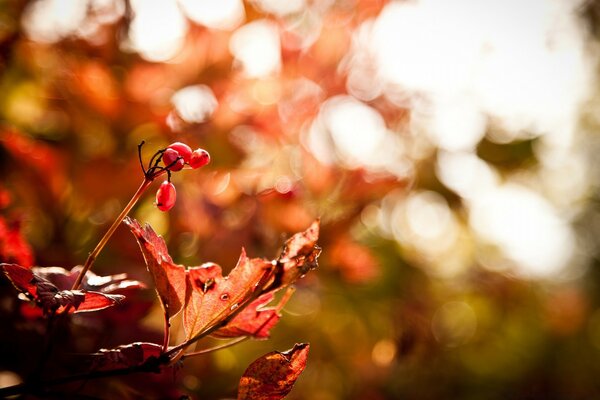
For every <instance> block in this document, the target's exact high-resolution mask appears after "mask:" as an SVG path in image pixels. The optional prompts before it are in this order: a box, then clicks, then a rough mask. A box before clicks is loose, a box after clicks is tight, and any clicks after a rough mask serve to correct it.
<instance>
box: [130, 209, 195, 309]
mask: <svg viewBox="0 0 600 400" xmlns="http://www.w3.org/2000/svg"><path fill="white" fill-rule="evenodd" d="M123 222H125V224H126V225H127V226H128V227H129V229H131V232H132V233H133V236H135V238H136V240H137V242H138V244H139V245H140V249H141V250H142V254H143V255H144V260H145V261H146V266H147V268H148V271H149V272H150V275H151V276H152V280H153V281H154V287H155V288H156V292H157V293H158V297H159V299H160V302H161V305H162V307H163V309H164V312H165V315H166V316H167V318H172V317H173V316H175V315H176V314H177V313H178V312H179V311H181V308H182V306H183V304H184V301H185V293H186V274H185V267H184V266H183V265H178V264H175V263H174V262H173V259H172V258H171V256H170V255H169V250H168V249H167V245H166V244H165V241H164V240H163V238H162V237H160V236H158V235H157V234H156V232H154V230H153V229H152V227H151V226H150V225H148V224H146V226H144V227H143V228H142V226H141V225H140V223H139V222H138V221H136V220H135V219H132V218H129V217H126V218H125V220H124V221H123Z"/></svg>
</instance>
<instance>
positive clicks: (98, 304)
mask: <svg viewBox="0 0 600 400" xmlns="http://www.w3.org/2000/svg"><path fill="white" fill-rule="evenodd" d="M0 267H1V268H2V270H3V272H4V274H5V275H6V276H7V277H8V279H10V281H11V282H12V284H13V286H14V287H15V288H16V289H17V290H18V291H19V292H21V293H23V294H24V295H25V296H26V297H27V298H29V299H30V300H33V301H35V303H36V305H38V306H39V307H41V308H42V310H43V312H44V314H46V315H50V314H60V313H63V312H65V311H67V310H68V312H69V313H77V312H89V311H97V310H102V309H105V308H107V307H110V306H112V305H115V304H117V303H119V302H120V301H122V300H123V299H124V298H125V296H121V295H118V294H106V293H100V292H94V291H86V290H61V289H60V288H59V287H58V286H57V285H55V284H54V283H52V282H50V281H49V280H48V279H46V278H45V277H43V276H40V275H38V274H36V273H34V272H33V270H31V269H29V268H25V267H22V266H20V265H18V264H0Z"/></svg>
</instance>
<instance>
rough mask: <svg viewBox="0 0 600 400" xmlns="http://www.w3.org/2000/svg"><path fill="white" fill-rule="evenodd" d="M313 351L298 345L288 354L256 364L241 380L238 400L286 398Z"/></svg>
mask: <svg viewBox="0 0 600 400" xmlns="http://www.w3.org/2000/svg"><path fill="white" fill-rule="evenodd" d="M309 347H310V346H309V344H308V343H302V344H296V345H295V346H294V348H293V349H290V350H288V351H286V352H283V353H280V352H278V351H273V352H271V353H268V354H265V355H264V356H262V357H260V358H258V359H257V360H255V361H254V362H253V363H252V364H250V366H249V367H248V368H247V369H246V372H244V375H243V376H242V378H241V379H240V385H239V388H238V397H237V398H238V400H277V399H282V398H284V397H285V396H286V395H287V394H288V393H289V392H290V391H291V390H292V387H293V386H294V383H295V382H296V380H297V379H298V377H299V376H300V374H301V373H302V371H304V367H306V360H307V357H308V350H309Z"/></svg>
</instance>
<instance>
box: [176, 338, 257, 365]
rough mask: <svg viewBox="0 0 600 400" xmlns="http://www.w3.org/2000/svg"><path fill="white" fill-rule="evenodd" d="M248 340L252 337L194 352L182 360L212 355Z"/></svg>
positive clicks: (187, 354)
mask: <svg viewBox="0 0 600 400" xmlns="http://www.w3.org/2000/svg"><path fill="white" fill-rule="evenodd" d="M248 339H250V336H242V337H239V338H237V339H234V340H231V341H229V342H227V343H223V344H221V345H218V346H215V347H209V348H208V349H202V350H198V351H194V352H192V353H186V354H184V355H183V356H181V358H180V360H181V361H183V360H184V359H186V358H189V357H194V356H199V355H202V354H207V353H212V352H213V351H217V350H222V349H226V348H228V347H231V346H235V345H236V344H238V343H242V342H243V341H246V340H248Z"/></svg>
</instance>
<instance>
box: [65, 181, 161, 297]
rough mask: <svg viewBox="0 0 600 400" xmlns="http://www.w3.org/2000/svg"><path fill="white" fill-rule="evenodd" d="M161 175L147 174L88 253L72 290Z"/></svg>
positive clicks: (77, 285)
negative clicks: (149, 187) (145, 192)
mask: <svg viewBox="0 0 600 400" xmlns="http://www.w3.org/2000/svg"><path fill="white" fill-rule="evenodd" d="M159 175H160V173H159V174H156V175H154V174H153V175H150V176H148V175H147V176H145V177H144V180H143V181H142V184H141V185H140V187H139V188H138V190H137V191H136V192H135V194H134V195H133V197H132V198H131V200H129V203H127V205H126V206H125V208H123V211H121V213H120V214H119V215H118V216H117V218H116V219H115V220H114V222H113V223H112V225H111V226H110V228H108V231H106V233H105V234H104V236H102V239H100V241H99V242H98V244H97V245H96V247H95V248H94V250H92V252H91V253H90V254H89V255H88V257H87V259H86V260H85V264H84V265H83V268H82V270H81V271H80V272H79V276H78V277H77V280H76V281H75V283H74V284H73V287H72V288H71V290H76V289H78V288H79V286H80V285H81V282H82V281H83V277H84V276H85V274H86V273H87V272H88V271H89V270H90V268H91V267H92V264H93V263H94V261H95V260H96V257H98V254H100V252H101V251H102V249H103V248H104V246H105V245H106V243H107V242H108V240H109V239H110V237H111V236H112V235H113V233H115V231H116V230H117V228H118V227H119V224H121V222H122V221H123V219H124V218H125V217H126V216H127V214H128V213H129V211H131V209H132V208H133V206H134V205H135V203H137V202H138V200H139V199H140V197H142V194H144V191H145V190H146V189H147V188H148V186H150V184H151V183H152V182H153V181H154V179H155V178H156V177H158V176H159Z"/></svg>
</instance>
